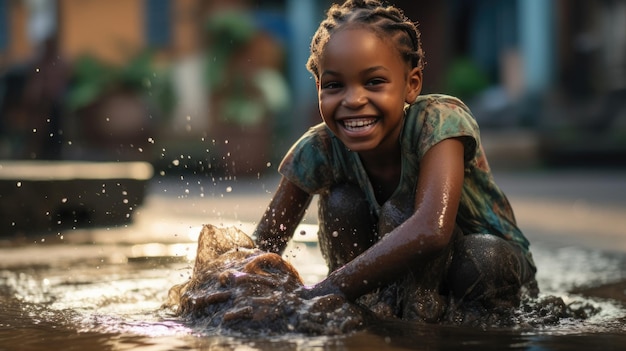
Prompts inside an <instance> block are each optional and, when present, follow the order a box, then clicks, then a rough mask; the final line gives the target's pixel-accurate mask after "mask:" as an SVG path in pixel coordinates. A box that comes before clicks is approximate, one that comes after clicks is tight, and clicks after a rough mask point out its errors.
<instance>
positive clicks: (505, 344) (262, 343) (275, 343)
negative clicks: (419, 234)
mask: <svg viewBox="0 0 626 351" xmlns="http://www.w3.org/2000/svg"><path fill="white" fill-rule="evenodd" d="M198 232H199V231H198V228H197V227H190V228H189V231H188V233H189V235H188V238H186V239H188V240H189V241H188V242H180V243H171V244H162V243H145V244H136V245H131V246H128V247H126V248H124V247H120V248H118V249H117V250H109V251H107V250H104V251H99V252H100V253H99V254H97V255H95V256H94V255H93V254H92V253H91V250H92V249H93V248H91V247H90V246H84V247H82V248H80V247H79V248H78V250H83V255H82V256H81V255H79V256H77V257H76V258H74V259H65V260H63V259H57V260H55V259H52V258H51V257H48V258H49V261H48V262H47V263H46V262H42V263H40V264H38V265H23V264H21V265H17V266H15V267H13V268H6V269H3V270H0V304H1V305H2V306H3V310H4V312H3V316H2V317H0V325H1V326H2V328H4V329H5V332H1V331H0V341H2V340H16V341H15V344H16V345H17V344H21V343H23V340H21V339H20V340H19V341H18V339H19V338H20V337H27V336H24V335H26V334H28V335H38V334H33V330H37V333H40V334H41V333H44V336H45V338H51V337H54V335H56V334H59V335H64V333H68V332H63V330H73V332H70V333H76V332H77V333H79V335H82V336H83V337H84V338H85V340H83V341H77V339H76V338H74V339H71V338H68V339H67V342H70V340H71V342H72V343H77V342H78V343H80V342H83V343H84V345H90V344H92V343H94V342H96V341H97V342H100V341H101V340H104V339H103V336H105V335H117V336H116V337H113V338H109V339H107V340H108V341H107V343H108V344H107V345H108V346H101V347H96V348H90V349H94V350H104V349H111V348H113V349H138V350H142V349H143V350H165V349H173V348H174V347H181V348H186V349H189V348H205V349H206V348H207V347H213V346H215V347H217V346H216V345H222V346H223V347H224V348H223V349H225V350H231V349H235V348H236V349H238V350H239V349H249V350H272V349H275V348H276V347H279V346H281V345H282V346H284V345H289V346H288V347H287V349H294V350H295V349H299V348H305V349H310V348H319V349H323V348H324V347H329V345H335V346H336V347H338V348H339V349H345V350H352V349H365V350H368V349H369V350H374V349H380V348H381V347H382V348H386V349H394V347H393V344H396V343H399V344H406V343H409V344H410V343H411V342H412V341H411V340H412V338H414V337H415V335H416V334H415V333H416V331H415V330H413V332H410V333H408V334H406V335H405V334H401V335H392V334H389V333H391V332H389V331H388V330H387V329H385V327H382V329H381V330H379V331H378V333H382V334H384V336H376V335H378V334H376V332H374V334H371V333H369V332H368V333H363V332H359V333H357V334H355V335H354V336H350V335H346V336H344V337H341V338H336V337H335V338H322V337H301V336H299V337H298V336H290V337H282V338H277V339H272V340H269V339H267V340H259V339H258V338H256V339H255V338H252V339H250V338H248V337H245V336H244V337H241V336H233V335H230V336H229V335H228V334H223V335H215V334H210V333H209V334H207V333H206V332H205V331H203V330H197V329H194V327H193V326H190V325H187V324H186V323H184V322H183V321H181V320H178V319H177V318H175V317H173V315H172V314H171V311H169V310H167V309H162V308H161V306H162V304H163V303H164V302H165V301H166V298H167V292H168V290H169V288H170V287H172V286H173V285H175V284H179V283H181V282H184V281H186V280H187V279H188V278H189V276H190V274H191V269H192V266H193V260H194V257H195V251H196V250H195V249H196V242H195V240H197V237H198ZM315 233H316V227H315V226H313V225H303V226H301V227H300V228H298V230H297V231H296V236H295V237H294V241H293V242H291V243H290V244H289V245H288V247H287V250H286V251H285V254H284V258H285V259H286V260H287V261H289V262H291V263H292V264H293V265H294V266H295V267H296V268H297V269H298V271H299V272H300V274H301V276H302V278H303V280H304V282H305V284H313V283H315V282H317V281H319V280H321V279H322V278H323V277H324V276H325V274H326V266H325V264H324V262H323V260H322V259H321V256H320V254H319V249H318V247H317V243H316V240H315ZM534 248H535V259H536V261H537V265H538V266H539V267H540V271H539V272H538V281H539V284H540V288H541V289H542V295H543V296H547V295H555V296H558V297H560V298H562V299H563V301H564V302H565V303H566V304H572V305H573V306H575V305H577V304H578V305H583V304H587V305H589V306H591V307H590V308H591V309H593V311H594V313H593V314H591V316H590V317H589V318H587V319H582V320H581V319H574V318H563V319H560V320H559V321H558V323H555V324H547V325H545V326H541V327H536V328H534V329H527V328H522V329H520V330H519V331H517V332H516V331H515V329H512V330H511V329H505V330H503V331H500V332H498V331H494V332H490V333H492V334H488V335H490V336H489V338H492V339H493V338H495V339H496V340H500V339H499V338H500V337H501V334H502V333H504V334H506V335H508V336H507V338H503V339H502V340H505V341H501V346H502V349H512V348H515V347H514V346H513V344H509V343H512V342H516V341H515V338H521V339H522V340H521V341H520V342H522V343H529V342H530V343H544V342H547V341H546V340H553V339H545V337H567V336H570V335H571V336H575V335H588V336H589V337H593V335H597V338H598V339H601V338H604V337H606V335H614V337H618V338H621V337H623V335H624V333H625V330H626V328H625V324H624V322H625V320H626V311H625V307H624V305H622V304H621V303H620V302H618V301H615V300H611V299H606V298H600V297H593V296H586V295H585V294H583V293H579V292H573V291H578V290H580V291H582V290H581V289H584V288H585V287H588V286H599V285H602V284H608V283H612V282H616V281H621V280H624V278H625V277H624V272H625V271H626V269H625V265H626V258H624V257H623V255H619V254H609V253H606V252H601V251H594V250H587V249H580V248H574V247H562V248H551V247H544V246H543V245H541V244H540V243H537V244H536V245H535V247H534ZM31 249H32V248H31ZM76 249H77V248H76V247H74V246H68V247H67V249H65V251H64V249H63V248H62V247H61V248H56V249H55V248H54V247H52V246H50V247H46V248H43V247H42V251H41V254H43V252H47V253H48V254H49V255H53V256H54V255H56V256H58V257H59V258H60V257H72V256H71V255H68V254H70V253H72V252H74V251H75V250H76ZM16 250H20V248H16ZM44 250H47V251H44ZM55 250H56V251H55ZM100 250H103V249H100ZM36 255H39V254H37V253H35V254H34V256H36ZM73 255H76V253H75V252H74V253H73ZM577 289H578V290H577ZM405 327H406V326H405ZM405 327H399V329H398V328H396V327H393V328H395V329H393V330H396V331H395V332H394V333H400V331H401V330H403V328H405ZM2 328H0V329H2ZM408 328H409V329H411V328H415V326H413V327H410V326H409V327H408ZM46 330H48V332H46ZM419 330H420V333H431V332H432V333H435V334H434V336H430V337H431V339H432V338H434V339H432V340H431V341H429V343H430V344H429V345H435V346H433V348H432V349H444V347H443V346H442V345H444V346H445V345H447V344H446V341H447V340H448V336H446V335H448V334H446V333H448V332H447V331H446V330H447V329H445V328H444V329H442V330H439V329H437V330H435V331H432V330H431V327H428V328H427V329H426V330H421V329H419ZM454 333H461V336H459V337H463V338H467V340H473V339H474V338H477V337H478V335H479V334H481V333H485V331H480V330H476V331H474V332H472V331H471V330H470V331H468V330H467V329H462V328H461V329H458V330H455V331H454ZM511 333H513V335H516V336H515V337H514V338H511V335H510V334H511ZM616 333H617V334H616ZM418 334H419V333H418ZM20 335H21V336H20ZM88 335H89V336H88ZM39 337H42V336H41V335H40V336H39ZM143 337H145V338H149V339H141V338H143ZM483 337H485V336H483ZM187 338H189V339H187ZM437 338H439V339H437ZM492 339H489V340H492ZM148 340H150V341H148ZM190 340H191V341H190ZM368 340H369V343H368V342H367V341H368ZM33 342H34V340H33ZM63 342H64V341H59V343H60V344H61V345H62V344H63ZM481 342H484V341H478V345H480V343H481ZM111 343H112V344H114V346H111V345H112V344H111ZM158 343H161V345H157V344H158ZM363 343H365V345H363ZM211 345H212V346H211ZM354 345H359V348H355V346H354ZM373 345H376V347H378V348H376V347H374V346H373ZM457 346H458V344H457ZM31 349H34V350H37V349H41V350H45V349H47V348H46V347H45V345H42V346H41V347H40V348H36V347H33V348H31ZM397 349H402V347H398V348H397Z"/></svg>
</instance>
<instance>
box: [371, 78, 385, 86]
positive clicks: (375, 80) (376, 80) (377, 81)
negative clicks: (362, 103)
mask: <svg viewBox="0 0 626 351" xmlns="http://www.w3.org/2000/svg"><path fill="white" fill-rule="evenodd" d="M384 82H385V80H384V79H382V78H373V79H370V80H368V81H367V85H378V84H383V83H384Z"/></svg>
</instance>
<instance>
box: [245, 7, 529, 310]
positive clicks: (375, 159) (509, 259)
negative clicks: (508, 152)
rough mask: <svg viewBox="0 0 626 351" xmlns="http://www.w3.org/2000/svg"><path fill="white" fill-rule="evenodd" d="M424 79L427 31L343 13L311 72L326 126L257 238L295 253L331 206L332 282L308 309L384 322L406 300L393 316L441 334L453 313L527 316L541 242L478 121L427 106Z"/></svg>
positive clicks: (325, 251) (319, 42) (290, 160)
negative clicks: (375, 313) (342, 305)
mask: <svg viewBox="0 0 626 351" xmlns="http://www.w3.org/2000/svg"><path fill="white" fill-rule="evenodd" d="M423 66H424V57H423V52H422V48H421V43H420V33H419V31H418V30H417V27H416V25H415V24H414V23H413V22H411V21H410V20H409V19H407V18H406V17H405V15H404V14H403V13H402V11H401V10H400V9H398V8H396V7H393V6H383V5H381V3H380V2H378V1H371V0H365V1H347V2H345V3H344V4H343V5H333V6H332V7H331V8H330V9H329V10H328V13H327V18H326V19H325V20H324V21H323V22H322V23H321V24H320V26H319V28H318V30H317V32H316V33H315V35H314V37H313V40H312V42H311V56H310V58H309V61H308V63H307V68H308V69H309V71H310V72H311V73H312V74H313V76H314V78H315V83H316V87H317V92H318V100H319V110H320V113H321V117H322V120H323V123H321V124H319V125H317V126H314V127H312V128H311V129H310V130H309V131H307V132H306V133H305V134H304V135H303V136H302V137H301V138H300V140H298V141H297V142H296V143H295V144H294V145H293V147H292V148H291V149H290V150H289V151H288V153H287V154H286V156H285V157H284V159H283V161H282V163H281V165H280V167H279V172H280V173H281V175H282V178H281V181H280V183H279V186H278V189H277V190H276V193H275V195H274V197H273V198H272V200H271V202H270V205H269V207H268V208H267V210H266V212H265V214H264V215H263V217H262V219H261V221H260V222H259V224H258V226H257V228H256V230H255V233H254V236H255V237H256V241H257V245H258V246H259V247H260V248H261V249H263V250H267V251H271V252H275V253H282V252H283V251H284V249H285V246H286V244H287V242H288V241H289V240H290V239H291V238H292V236H293V233H294V231H295V228H296V227H297V226H298V224H299V223H300V221H301V219H302V218H303V215H304V212H305V210H306V208H307V207H308V205H309V203H310V201H311V199H312V197H313V196H314V195H316V194H317V195H319V233H318V238H319V244H320V248H321V251H322V255H323V256H324V259H325V260H326V262H327V264H328V267H329V275H328V277H327V278H326V279H324V280H323V281H321V282H319V283H318V284H315V285H313V286H311V287H307V288H305V289H303V290H302V291H301V294H302V295H303V296H305V297H313V296H321V295H325V294H331V293H333V294H341V295H343V296H345V297H347V298H348V299H351V300H358V301H359V302H362V303H364V304H366V305H369V306H370V307H372V308H374V306H375V305H376V303H377V301H378V300H380V299H386V298H385V297H381V296H383V295H385V296H387V297H389V296H393V298H392V299H391V300H393V301H392V302H391V304H389V303H388V302H389V301H386V302H387V303H388V304H387V305H390V306H391V308H390V309H387V311H385V312H384V314H386V315H387V316H394V317H399V318H406V319H414V320H415V319H417V320H424V321H432V322H436V321H441V320H442V318H443V316H444V315H445V314H446V311H447V310H449V309H450V308H451V307H452V306H456V307H458V308H469V307H477V306H479V307H481V308H487V309H491V308H494V307H502V306H504V307H508V306H511V307H513V306H517V305H518V304H519V301H520V297H521V294H522V292H524V291H528V292H530V293H533V294H536V293H537V287H536V281H535V271H536V269H535V265H534V262H533V259H532V255H531V253H530V251H529V242H528V240H527V239H526V238H525V237H524V235H523V234H522V232H521V231H520V230H519V228H518V227H517V224H516V221H515V218H514V215H513V211H512V209H511V206H510V205H509V202H508V200H507V198H506V196H505V195H504V194H503V193H502V191H501V190H500V189H499V188H498V186H497V185H496V183H495V182H494V179H493V177H492V174H491V171H490V169H489V166H488V163H487V160H486V158H485V154H484V151H483V149H482V147H481V142H480V135H479V129H478V126H477V124H476V121H475V120H474V118H473V117H472V115H471V112H470V111H469V110H468V108H467V107H466V106H465V105H464V104H463V103H462V102H461V101H460V100H458V99H456V98H454V97H451V96H446V95H420V92H421V88H422V70H423ZM373 291H378V294H368V293H371V292H373ZM381 291H382V292H383V293H381ZM368 295H369V298H368ZM372 295H374V296H377V297H376V298H374V299H372V298H371V296H372Z"/></svg>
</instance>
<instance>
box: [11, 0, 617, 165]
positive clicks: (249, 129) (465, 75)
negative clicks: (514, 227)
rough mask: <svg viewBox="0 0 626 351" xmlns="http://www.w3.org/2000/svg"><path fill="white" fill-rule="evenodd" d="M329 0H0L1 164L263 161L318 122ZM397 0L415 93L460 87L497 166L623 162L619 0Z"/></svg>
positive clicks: (273, 160)
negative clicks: (315, 70) (418, 55)
mask: <svg viewBox="0 0 626 351" xmlns="http://www.w3.org/2000/svg"><path fill="white" fill-rule="evenodd" d="M330 3H331V2H330V1H314V0H265V1H242V0H178V1H173V0H108V1H96V0H56V1H52V0H0V159H29V160H33V159H34V160H90V161H133V160H141V161H147V162H150V163H151V164H152V165H153V166H154V167H155V171H157V172H161V173H162V174H163V172H167V171H168V170H170V169H173V168H175V169H177V170H187V169H188V170H192V171H194V172H205V173H207V172H211V173H213V172H221V173H224V174H231V175H258V174H260V173H263V172H266V171H267V170H268V169H270V168H275V167H276V165H277V163H278V161H279V160H280V158H281V156H282V155H283V154H284V152H285V151H286V150H287V148H288V147H289V146H290V145H291V144H292V143H293V142H294V141H295V140H296V138H297V137H298V136H299V135H300V134H301V133H302V132H303V131H305V130H306V128H308V127H309V126H310V125H312V124H314V123H317V122H318V121H320V119H319V116H318V111H317V101H316V98H317V97H316V92H315V86H314V81H313V79H312V77H311V75H310V74H309V73H308V72H307V71H306V69H305V63H306V59H307V57H308V45H309V42H310V38H311V36H312V34H313V32H314V31H315V29H316V27H317V25H318V23H319V22H320V21H321V20H322V18H323V16H324V11H325V10H326V9H327V8H328V6H329V5H330ZM393 3H394V4H395V5H397V6H399V7H401V8H403V9H404V10H405V12H406V14H407V16H408V17H410V18H411V19H413V20H416V21H418V22H419V28H420V30H421V32H422V42H423V46H424V49H425V52H426V61H427V63H426V68H425V82H424V93H447V94H451V95H455V96H458V97H460V98H462V99H464V100H465V101H466V102H467V103H468V105H470V107H471V108H472V110H473V112H474V114H475V117H476V119H477V120H478V121H479V123H480V125H481V128H482V131H483V137H484V142H485V147H486V148H489V149H491V150H490V151H488V153H490V152H491V154H490V156H491V157H492V158H495V159H496V161H495V162H496V163H498V164H501V165H517V166H519V165H527V166H548V167H549V166H569V165H575V166H581V165H583V166H585V167H586V166H592V165H597V166H612V167H615V166H617V167H622V166H626V162H625V160H626V158H625V156H626V0H597V1H586V0H445V1H436V2H434V1H414V0H398V1H393ZM492 163H494V162H492Z"/></svg>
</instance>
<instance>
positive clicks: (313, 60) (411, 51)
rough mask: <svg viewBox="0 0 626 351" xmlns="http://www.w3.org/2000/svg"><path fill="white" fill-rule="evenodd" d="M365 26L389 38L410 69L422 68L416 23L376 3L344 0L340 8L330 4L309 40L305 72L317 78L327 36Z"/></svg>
mask: <svg viewBox="0 0 626 351" xmlns="http://www.w3.org/2000/svg"><path fill="white" fill-rule="evenodd" d="M351 26H354V27H358V26H362V27H366V28H369V29H371V30H373V31H374V32H375V33H377V34H379V35H381V36H382V35H384V36H386V37H390V38H391V39H392V40H393V43H394V44H395V46H396V48H397V49H398V52H399V53H400V55H402V58H403V59H404V60H405V61H406V62H407V63H408V64H409V65H410V66H411V67H412V68H413V67H419V68H423V67H424V51H423V50H422V43H421V40H420V32H419V30H418V29H417V24H416V23H414V22H412V21H411V20H409V19H408V18H407V17H406V16H405V15H404V13H403V12H402V10H400V9H399V8H397V7H394V6H384V5H383V4H382V3H381V2H380V1H378V0H348V1H346V2H345V3H344V4H343V5H337V4H334V5H332V6H331V7H330V9H328V11H327V13H326V19H324V20H323V21H322V22H321V23H320V26H319V28H318V29H317V31H316V32H315V35H314V36H313V39H312V40H311V55H310V56H309V60H308V61H307V64H306V67H307V69H308V70H309V71H310V72H311V73H312V74H313V75H314V76H315V79H319V60H320V57H321V56H322V54H323V51H324V48H325V47H326V44H327V43H328V40H330V36H331V35H332V34H333V33H334V32H336V31H337V30H339V29H341V28H348V27H351Z"/></svg>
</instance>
